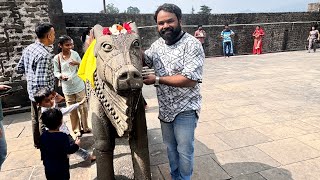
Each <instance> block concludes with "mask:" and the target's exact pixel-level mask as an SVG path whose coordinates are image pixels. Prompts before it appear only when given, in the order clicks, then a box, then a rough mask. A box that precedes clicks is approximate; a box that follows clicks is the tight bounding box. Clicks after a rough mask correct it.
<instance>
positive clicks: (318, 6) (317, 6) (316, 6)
mask: <svg viewBox="0 0 320 180" xmlns="http://www.w3.org/2000/svg"><path fill="white" fill-rule="evenodd" d="M308 12H320V3H310V4H308Z"/></svg>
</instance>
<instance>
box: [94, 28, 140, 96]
mask: <svg viewBox="0 0 320 180" xmlns="http://www.w3.org/2000/svg"><path fill="white" fill-rule="evenodd" d="M129 26H130V28H131V29H132V30H131V32H130V33H128V32H127V33H125V34H122V33H119V34H118V35H113V34H106V35H104V34H103V30H104V28H103V27H102V26H100V25H95V26H94V36H95V38H96V39H97V43H96V45H95V56H96V59H97V75H98V76H99V78H100V79H101V80H102V81H104V82H105V83H107V84H109V85H110V86H111V87H113V89H114V90H115V91H116V92H122V91H128V90H135V89H141V88H142V85H143V80H142V75H141V71H142V61H141V43H140V39H139V35H138V33H137V27H136V24H135V23H130V24H129Z"/></svg>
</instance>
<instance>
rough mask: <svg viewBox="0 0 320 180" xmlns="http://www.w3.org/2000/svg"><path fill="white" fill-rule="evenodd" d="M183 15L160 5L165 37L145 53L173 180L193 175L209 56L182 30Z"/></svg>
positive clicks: (171, 6) (160, 28) (146, 80)
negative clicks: (204, 68)
mask: <svg viewBox="0 0 320 180" xmlns="http://www.w3.org/2000/svg"><path fill="white" fill-rule="evenodd" d="M181 15H182V13H181V9H180V8H179V7H178V6H176V5H174V4H163V5H162V6H159V7H158V9H157V11H156V12H155V15H154V19H155V21H156V23H157V27H158V32H159V35H160V36H161V38H159V39H158V40H157V41H155V42H154V43H153V44H152V45H151V47H150V48H149V49H148V50H146V51H145V52H144V62H145V63H146V64H147V65H148V66H149V67H153V68H154V70H155V75H147V76H145V77H144V83H145V84H146V85H150V84H154V85H155V86H156V88H157V96H158V103H159V119H160V122H161V130H162V137H163V142H164V143H165V144H166V146H167V152H168V158H169V163H170V169H171V177H172V179H173V180H180V179H186V180H188V179H191V176H192V172H193V161H194V131H195V128H196V126H197V121H198V117H199V112H200V105H201V95H200V85H199V83H200V82H201V81H202V71H203V61H204V57H205V55H204V52H203V48H202V45H201V43H200V41H199V40H197V39H196V38H195V37H193V36H192V35H190V34H188V33H186V32H184V31H182V30H181Z"/></svg>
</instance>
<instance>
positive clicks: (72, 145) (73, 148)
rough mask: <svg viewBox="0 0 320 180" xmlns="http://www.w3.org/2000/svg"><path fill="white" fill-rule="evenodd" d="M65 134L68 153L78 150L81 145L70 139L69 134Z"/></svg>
mask: <svg viewBox="0 0 320 180" xmlns="http://www.w3.org/2000/svg"><path fill="white" fill-rule="evenodd" d="M64 136H65V146H66V147H67V149H68V151H67V153H68V154H73V153H75V152H76V151H78V149H79V146H78V145H77V144H75V143H74V141H73V140H72V141H70V139H69V137H68V135H66V134H64Z"/></svg>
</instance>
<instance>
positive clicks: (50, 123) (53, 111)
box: [41, 108, 63, 130]
mask: <svg viewBox="0 0 320 180" xmlns="http://www.w3.org/2000/svg"><path fill="white" fill-rule="evenodd" d="M62 117H63V115H62V112H61V111H60V110H59V109H57V108H50V109H48V110H46V111H45V112H43V113H42V115H41V119H42V122H43V124H44V125H46V127H47V128H48V129H49V130H54V129H58V128H59V126H60V125H61V123H62Z"/></svg>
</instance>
